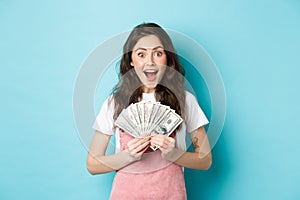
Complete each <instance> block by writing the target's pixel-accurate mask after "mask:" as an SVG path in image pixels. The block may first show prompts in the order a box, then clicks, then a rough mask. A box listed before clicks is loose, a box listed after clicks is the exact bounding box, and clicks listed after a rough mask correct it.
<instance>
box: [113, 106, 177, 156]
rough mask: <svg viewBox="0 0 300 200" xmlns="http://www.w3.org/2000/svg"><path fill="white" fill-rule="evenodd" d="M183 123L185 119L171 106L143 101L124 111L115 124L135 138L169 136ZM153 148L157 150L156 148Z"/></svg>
mask: <svg viewBox="0 0 300 200" xmlns="http://www.w3.org/2000/svg"><path fill="white" fill-rule="evenodd" d="M182 121H183V119H182V118H181V117H180V116H179V115H178V114H177V113H176V112H175V111H174V110H173V109H171V108H170V107H169V106H166V105H163V104H160V103H159V102H155V103H153V102H151V101H141V102H138V103H134V104H130V105H129V106H128V107H127V108H126V109H123V110H122V112H121V113H120V115H119V116H118V118H117V119H116V121H115V124H116V126H118V127H119V128H121V129H123V130H124V131H126V132H128V133H129V134H130V135H132V136H133V137H144V136H147V135H152V134H162V135H166V136H169V135H170V134H171V133H172V132H173V131H174V130H175V129H176V128H177V127H178V126H179V125H180V124H181V123H182ZM151 148H152V149H153V150H156V149H157V148H156V147H154V146H151Z"/></svg>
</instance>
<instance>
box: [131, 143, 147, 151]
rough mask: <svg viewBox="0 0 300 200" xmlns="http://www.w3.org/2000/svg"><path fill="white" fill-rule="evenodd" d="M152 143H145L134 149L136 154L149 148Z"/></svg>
mask: <svg viewBox="0 0 300 200" xmlns="http://www.w3.org/2000/svg"><path fill="white" fill-rule="evenodd" d="M149 144H150V141H147V142H145V143H143V144H142V145H140V146H138V147H137V148H135V149H133V151H134V152H136V153H139V152H141V151H143V150H145V149H147V148H148V147H149Z"/></svg>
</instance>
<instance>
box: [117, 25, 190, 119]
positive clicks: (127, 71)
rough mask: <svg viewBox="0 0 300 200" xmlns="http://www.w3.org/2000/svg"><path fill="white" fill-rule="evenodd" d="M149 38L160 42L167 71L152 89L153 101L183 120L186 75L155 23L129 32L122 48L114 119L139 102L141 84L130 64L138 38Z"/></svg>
mask: <svg viewBox="0 0 300 200" xmlns="http://www.w3.org/2000/svg"><path fill="white" fill-rule="evenodd" d="M148 35H155V36H157V37H158V38H159V39H160V41H161V43H162V45H163V47H164V50H165V53H166V56H167V68H166V71H165V73H164V75H163V78H162V80H161V81H160V83H159V84H158V85H157V86H156V88H155V98H156V100H157V101H159V102H160V103H162V104H164V105H168V106H170V107H171V108H172V109H174V110H175V111H176V113H177V114H179V115H180V116H181V117H182V118H184V107H185V88H184V75H185V72H184V69H183V67H182V66H181V65H180V63H179V61H178V56H177V54H176V52H175V49H174V46H173V44H172V41H171V39H170V37H169V35H168V34H167V33H166V31H165V30H164V29H163V28H161V27H160V26H159V25H157V24H155V23H143V24H140V25H138V26H136V27H135V28H134V29H133V30H132V31H131V33H130V34H129V36H128V38H127V40H126V42H125V44H124V46H123V55H122V58H121V62H120V74H119V82H118V84H117V85H116V86H115V87H114V89H113V98H114V101H115V112H114V117H113V118H114V120H116V118H117V117H118V116H119V114H120V113H121V111H122V110H123V109H124V108H126V107H127V106H129V105H130V104H131V103H136V102H139V101H141V99H142V94H143V84H142V82H141V81H140V79H139V78H138V76H137V74H136V72H135V70H133V66H131V65H130V63H131V61H132V57H131V56H132V50H133V47H134V46H135V45H136V43H137V42H138V40H139V39H141V38H142V37H145V36H148Z"/></svg>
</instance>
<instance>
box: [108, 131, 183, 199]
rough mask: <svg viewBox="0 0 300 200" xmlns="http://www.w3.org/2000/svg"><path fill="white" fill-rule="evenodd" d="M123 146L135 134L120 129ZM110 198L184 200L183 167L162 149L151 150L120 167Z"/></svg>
mask: <svg viewBox="0 0 300 200" xmlns="http://www.w3.org/2000/svg"><path fill="white" fill-rule="evenodd" d="M119 133H120V149H121V150H124V149H126V145H127V142H129V141H130V140H131V139H133V137H132V136H131V135H129V134H128V133H126V132H122V131H120V132H119ZM110 199H111V200H123V199H124V200H143V199H145V200H148V199H149V200H150V199H153V200H154V199H155V200H167V199H168V200H169V199H170V200H185V199H186V190H185V182H184V176H183V171H182V167H181V166H179V165H177V164H175V163H172V162H169V161H167V160H165V159H163V158H162V157H161V151H160V150H156V151H150V152H149V151H148V150H147V152H146V153H144V154H143V157H142V159H141V160H139V161H136V162H134V163H132V164H130V165H128V166H126V167H124V168H122V169H121V170H118V171H117V173H116V175H115V178H114V182H113V186H112V191H111V196H110Z"/></svg>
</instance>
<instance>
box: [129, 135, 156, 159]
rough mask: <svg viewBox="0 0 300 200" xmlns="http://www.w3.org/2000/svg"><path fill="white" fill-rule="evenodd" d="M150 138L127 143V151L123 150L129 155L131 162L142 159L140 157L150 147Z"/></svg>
mask: <svg viewBox="0 0 300 200" xmlns="http://www.w3.org/2000/svg"><path fill="white" fill-rule="evenodd" d="M150 138H151V137H150V136H147V137H144V138H134V139H132V140H130V141H129V142H128V143H127V149H125V151H126V152H128V153H129V155H130V157H131V158H132V159H133V160H132V161H137V160H140V159H141V158H142V155H143V154H144V152H145V151H146V150H147V149H148V147H149V146H150Z"/></svg>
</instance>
